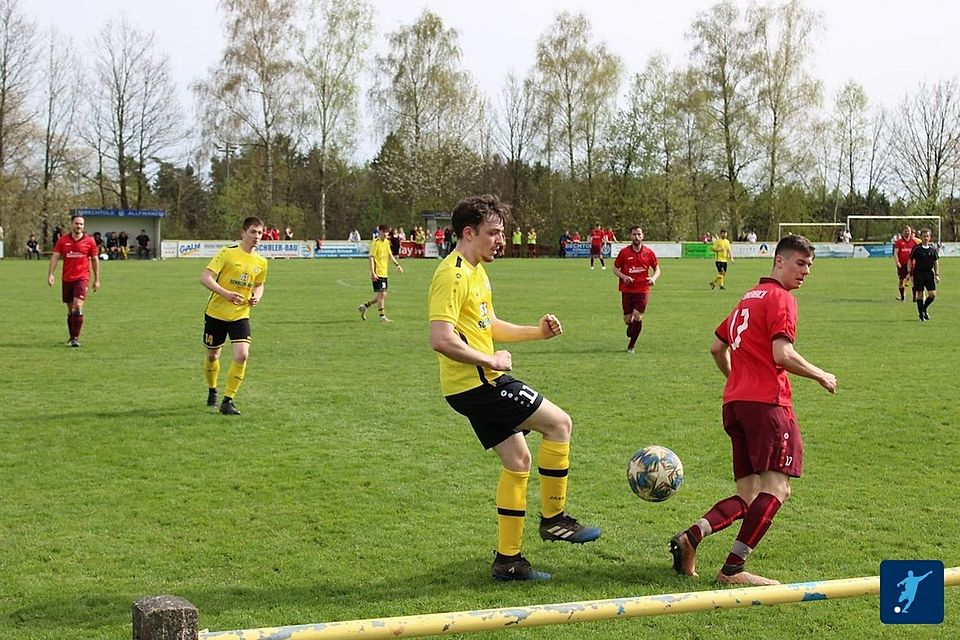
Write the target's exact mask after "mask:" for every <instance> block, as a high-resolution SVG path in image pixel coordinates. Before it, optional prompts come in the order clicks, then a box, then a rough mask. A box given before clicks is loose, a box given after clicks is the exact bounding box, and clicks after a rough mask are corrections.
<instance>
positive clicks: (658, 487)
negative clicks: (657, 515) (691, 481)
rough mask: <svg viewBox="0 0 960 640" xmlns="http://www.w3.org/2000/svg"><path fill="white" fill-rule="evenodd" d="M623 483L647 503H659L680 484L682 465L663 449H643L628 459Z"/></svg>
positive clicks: (668, 450)
mask: <svg viewBox="0 0 960 640" xmlns="http://www.w3.org/2000/svg"><path fill="white" fill-rule="evenodd" d="M627 482H629V483H630V488H631V489H633V492H634V493H635V494H637V495H638V496H640V497H641V498H643V499H644V500H646V501H647V502H663V501H664V500H666V499H667V498H669V497H670V496H672V495H673V494H674V492H675V491H676V490H677V489H679V488H680V485H681V484H683V463H682V462H680V458H678V457H677V454H675V453H674V452H673V451H670V449H667V448H666V447H660V446H657V445H652V446H649V447H644V448H643V449H640V451H637V452H636V453H635V454H633V457H631V458H630V463H629V464H628V465H627Z"/></svg>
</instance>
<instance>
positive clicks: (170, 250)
mask: <svg viewBox="0 0 960 640" xmlns="http://www.w3.org/2000/svg"><path fill="white" fill-rule="evenodd" d="M131 253H133V252H132V251H131ZM176 257H177V241H176V240H164V241H162V242H161V243H160V259H161V260H167V259H168V258H176Z"/></svg>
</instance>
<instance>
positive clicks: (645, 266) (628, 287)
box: [613, 244, 658, 293]
mask: <svg viewBox="0 0 960 640" xmlns="http://www.w3.org/2000/svg"><path fill="white" fill-rule="evenodd" d="M657 264H658V262H657V256H656V255H655V254H654V253H653V249H651V248H650V247H648V246H647V245H645V244H642V245H640V250H639V251H634V250H633V245H632V244H629V245H627V246H626V247H624V248H623V249H620V253H618V254H617V259H616V260H614V262H613V266H615V267H616V268H617V269H619V270H620V272H621V273H623V274H624V275H628V276H630V277H631V278H633V282H632V283H630V284H627V283H626V282H624V281H623V280H622V279H621V280H620V291H623V292H624V293H647V292H648V291H650V270H651V269H656V268H657Z"/></svg>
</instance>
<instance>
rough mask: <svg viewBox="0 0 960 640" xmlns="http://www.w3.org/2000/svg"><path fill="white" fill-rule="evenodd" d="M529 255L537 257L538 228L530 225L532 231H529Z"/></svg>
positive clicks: (529, 256)
mask: <svg viewBox="0 0 960 640" xmlns="http://www.w3.org/2000/svg"><path fill="white" fill-rule="evenodd" d="M527 257H528V258H536V257H537V230H536V229H534V228H533V227H530V231H527Z"/></svg>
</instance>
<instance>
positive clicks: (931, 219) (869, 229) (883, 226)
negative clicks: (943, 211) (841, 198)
mask: <svg viewBox="0 0 960 640" xmlns="http://www.w3.org/2000/svg"><path fill="white" fill-rule="evenodd" d="M847 225H848V226H849V229H850V233H851V234H852V235H853V241H854V242H892V241H893V240H894V238H896V236H897V235H898V234H899V233H900V232H901V231H902V230H903V228H904V227H905V226H908V225H909V226H910V227H912V228H913V230H914V232H915V233H916V234H917V235H918V236H919V235H920V229H930V231H931V232H933V241H934V242H939V241H940V238H941V235H940V216H847Z"/></svg>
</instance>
